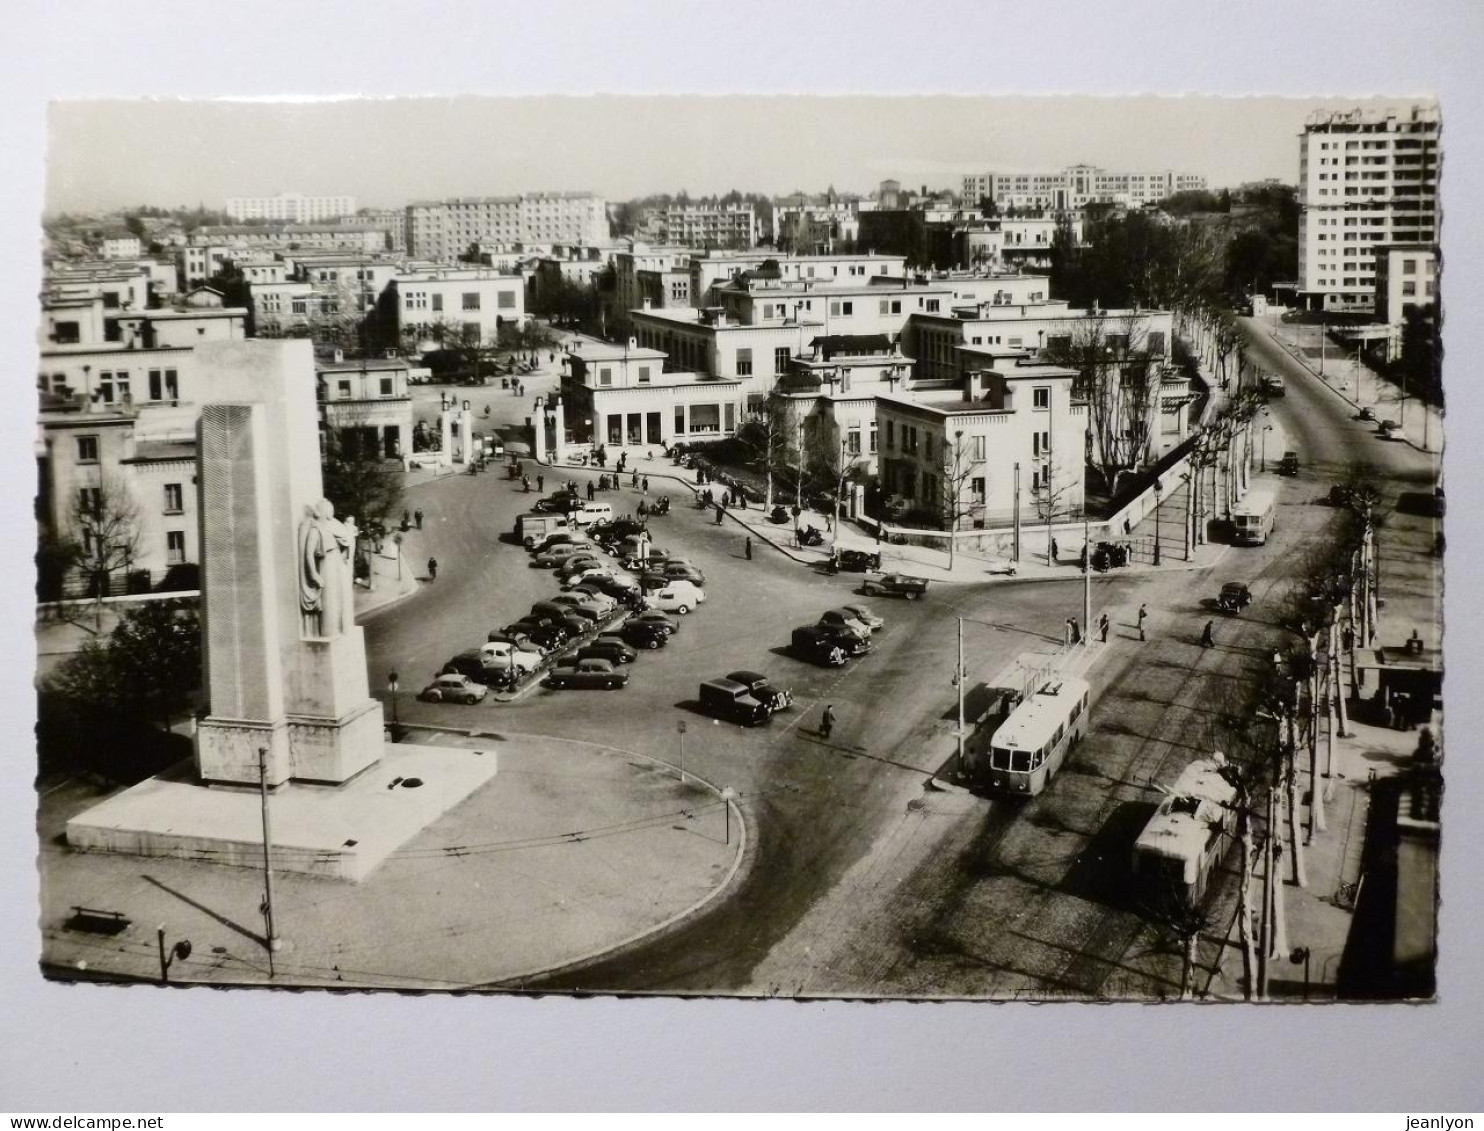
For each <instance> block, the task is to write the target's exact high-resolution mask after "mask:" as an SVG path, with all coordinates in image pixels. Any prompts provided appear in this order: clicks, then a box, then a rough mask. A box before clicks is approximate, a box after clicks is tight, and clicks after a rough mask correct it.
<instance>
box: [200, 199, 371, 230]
mask: <svg viewBox="0 0 1484 1131" xmlns="http://www.w3.org/2000/svg"><path fill="white" fill-rule="evenodd" d="M225 211H226V213H227V215H228V216H230V217H231V218H232V219H233V220H234V221H235V222H237V223H239V224H241V223H244V222H246V221H248V220H276V221H279V222H281V223H285V224H314V223H318V222H319V221H322V220H338V219H340V218H341V217H342V216H353V215H355V211H356V198H355V197H353V196H306V195H305V194H303V193H298V192H281V193H279V194H278V195H277V196H230V197H228V198H227V206H226V209H225Z"/></svg>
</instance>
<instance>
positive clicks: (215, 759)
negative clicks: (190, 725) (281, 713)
mask: <svg viewBox="0 0 1484 1131" xmlns="http://www.w3.org/2000/svg"><path fill="white" fill-rule="evenodd" d="M379 738H380V736H379V735H378V739H379ZM263 749H266V750H267V751H268V758H267V778H268V786H269V788H272V787H274V786H280V785H282V784H283V783H284V782H286V781H288V780H289V778H291V777H293V776H294V774H293V758H292V755H291V754H290V747H289V727H288V723H287V722H286V721H283V720H279V721H277V722H273V723H266V722H260V721H257V720H254V719H224V718H218V717H217V716H215V715H208V716H207V717H206V718H204V719H202V720H201V721H200V723H198V724H197V726H196V757H197V765H198V766H199V767H200V772H201V780H202V781H204V782H207V783H216V782H222V783H227V784H232V785H258V784H259V782H260V781H261V780H262V775H261V774H260V772H259V769H258V751H259V750H263ZM208 768H209V770H208Z"/></svg>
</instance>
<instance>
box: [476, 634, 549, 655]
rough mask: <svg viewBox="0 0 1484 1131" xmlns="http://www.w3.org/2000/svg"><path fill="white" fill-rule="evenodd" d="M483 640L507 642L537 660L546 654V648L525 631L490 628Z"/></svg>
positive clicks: (494, 642)
mask: <svg viewBox="0 0 1484 1131" xmlns="http://www.w3.org/2000/svg"><path fill="white" fill-rule="evenodd" d="M485 640H486V641H487V642H488V643H490V644H509V645H511V646H512V647H514V648H517V649H519V650H520V651H522V652H525V653H527V654H528V655H532V656H535V657H536V659H538V660H539V659H541V657H542V656H544V655H546V649H545V648H543V647H541V645H540V644H538V643H536V641H534V640H532V639H531V637H530V634H529V633H525V632H506V631H505V630H504V629H500V628H496V629H492V630H491V632H490V634H489V635H488V636H487V637H485Z"/></svg>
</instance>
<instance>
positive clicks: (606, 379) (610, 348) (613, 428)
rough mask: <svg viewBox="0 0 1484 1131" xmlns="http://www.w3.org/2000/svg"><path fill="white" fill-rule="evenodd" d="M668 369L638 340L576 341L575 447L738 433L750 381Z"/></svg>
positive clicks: (566, 393)
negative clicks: (745, 387) (745, 388)
mask: <svg viewBox="0 0 1484 1131" xmlns="http://www.w3.org/2000/svg"><path fill="white" fill-rule="evenodd" d="M668 363H669V358H668V357H667V355H666V354H665V353H664V352H663V351H661V350H657V349H650V348H647V347H645V346H642V345H640V344H639V342H638V341H637V340H636V339H634V338H630V339H629V340H628V341H627V342H626V343H624V344H621V345H616V344H614V343H611V342H603V341H599V340H597V339H595V338H588V337H583V336H578V337H576V338H574V339H571V340H570V341H569V342H568V344H567V346H566V348H565V352H564V353H563V354H562V378H561V394H562V402H563V404H564V406H565V409H564V420H565V427H566V432H567V439H568V442H570V443H579V444H581V443H592V444H603V445H606V446H608V447H613V448H617V447H639V446H645V447H651V448H660V447H663V446H668V445H670V444H674V443H677V442H681V441H685V442H691V441H698V440H720V439H724V438H725V437H727V436H731V435H733V434H734V433H735V432H736V430H737V426H738V424H739V423H740V422H741V421H742V419H743V417H744V413H745V410H746V403H745V400H744V393H743V383H742V382H741V381H739V380H736V379H733V378H725V377H715V376H712V375H710V374H706V373H697V372H693V371H689V370H682V369H677V368H675V367H673V366H671V365H669V364H668Z"/></svg>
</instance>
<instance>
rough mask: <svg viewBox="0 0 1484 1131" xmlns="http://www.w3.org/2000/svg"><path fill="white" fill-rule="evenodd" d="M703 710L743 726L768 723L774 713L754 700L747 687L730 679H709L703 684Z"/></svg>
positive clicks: (712, 715) (713, 716) (714, 716)
mask: <svg viewBox="0 0 1484 1131" xmlns="http://www.w3.org/2000/svg"><path fill="white" fill-rule="evenodd" d="M701 709H702V710H703V711H705V712H706V713H707V714H708V715H710V716H711V717H712V718H717V719H727V720H729V721H731V722H737V723H741V724H742V725H743V726H757V725H758V724H760V723H765V722H767V721H768V718H769V716H770V715H772V712H771V711H769V710H768V708H767V707H765V706H763V705H762V704H761V703H759V702H758V701H757V700H756V699H755V698H753V695H752V691H751V689H750V688H748V687H747V686H746V685H744V684H741V683H737V682H735V681H734V680H730V679H708V680H707V681H706V682H705V683H703V684H701Z"/></svg>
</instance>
